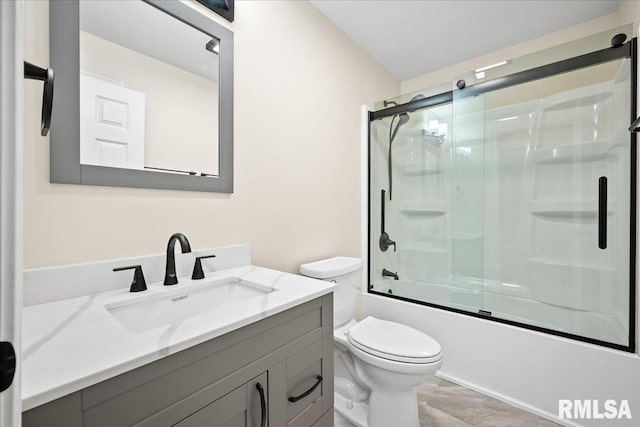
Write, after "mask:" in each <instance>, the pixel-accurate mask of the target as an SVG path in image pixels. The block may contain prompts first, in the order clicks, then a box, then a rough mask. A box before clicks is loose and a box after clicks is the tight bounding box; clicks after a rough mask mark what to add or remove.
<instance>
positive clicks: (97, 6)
mask: <svg viewBox="0 0 640 427" xmlns="http://www.w3.org/2000/svg"><path fill="white" fill-rule="evenodd" d="M0 1H2V0H0ZM80 29H81V30H82V31H85V32H88V33H91V34H93V35H94V36H97V37H100V38H102V39H105V40H108V41H110V42H112V43H115V44H118V45H120V46H124V47H126V48H129V49H131V50H135V51H136V52H138V53H142V54H143V55H147V56H150V57H152V58H155V59H157V60H159V61H162V62H164V63H167V64H171V65H173V66H174V67H178V68H182V69H183V70H185V71H188V72H190V73H193V74H196V75H198V76H200V77H203V78H205V79H208V80H213V81H218V55H215V54H213V53H211V52H209V51H208V50H206V49H205V46H206V44H207V42H209V41H210V40H211V39H212V37H211V36H210V35H208V34H205V33H203V32H201V31H200V30H197V29H195V28H193V27H191V26H190V25H187V24H185V23H183V22H181V21H178V20H177V19H175V18H173V17H171V16H169V15H167V14H165V13H164V12H162V11H160V10H159V9H156V8H155V7H153V6H150V5H148V4H147V3H143V2H141V1H131V0H119V1H114V0H102V1H98V0H92V1H81V2H80Z"/></svg>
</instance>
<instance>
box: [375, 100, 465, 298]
mask: <svg viewBox="0 0 640 427" xmlns="http://www.w3.org/2000/svg"><path fill="white" fill-rule="evenodd" d="M433 91H434V90H430V91H429V90H425V91H422V93H421V94H417V95H414V94H412V95H414V96H412V98H415V99H424V98H426V97H427V96H428V94H429V92H433ZM408 97H409V96H407V98H408ZM400 101H401V100H395V101H393V100H392V101H388V104H391V105H393V104H394V103H395V102H398V103H400ZM452 118H453V110H452V103H451V102H450V101H448V102H438V103H436V104H435V105H430V106H428V107H424V108H417V109H411V110H410V111H407V112H404V113H399V114H398V115H392V116H390V117H385V118H382V119H380V120H376V121H373V122H372V123H371V142H370V143H371V146H370V165H371V167H370V172H371V173H370V190H369V191H370V202H371V205H370V206H371V208H370V225H371V227H370V236H369V239H370V254H371V258H370V259H371V262H370V271H369V279H370V281H369V283H370V285H372V288H371V290H372V291H373V292H380V293H384V294H387V295H394V296H397V297H401V298H407V299H411V300H415V301H421V302H430V303H434V304H442V305H447V306H448V305H450V304H451V301H452V294H451V281H452V271H451V244H452V243H451V223H452V222H451V215H452V210H451V180H452V177H451V149H452V134H451V129H452V125H453V122H452ZM389 158H391V161H389ZM390 182H391V185H390ZM383 214H384V215H383ZM383 218H384V226H383V224H382V219H383ZM383 233H386V235H388V238H389V239H391V240H392V241H394V242H395V245H391V246H389V247H384V245H381V236H382V235H383ZM383 271H386V272H385V273H384V275H383ZM389 273H392V275H391V274H389Z"/></svg>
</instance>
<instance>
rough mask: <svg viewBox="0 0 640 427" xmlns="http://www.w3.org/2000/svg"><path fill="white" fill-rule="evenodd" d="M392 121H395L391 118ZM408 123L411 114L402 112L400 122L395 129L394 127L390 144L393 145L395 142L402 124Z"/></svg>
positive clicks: (399, 117)
mask: <svg viewBox="0 0 640 427" xmlns="http://www.w3.org/2000/svg"><path fill="white" fill-rule="evenodd" d="M394 117H395V116H394ZM391 122H393V120H391ZM407 123H409V114H407V113H400V114H399V115H398V123H396V127H395V129H393V132H392V133H391V136H390V137H389V146H391V144H392V143H393V140H394V139H395V138H396V134H397V133H398V130H399V129H400V126H402V125H405V124H407Z"/></svg>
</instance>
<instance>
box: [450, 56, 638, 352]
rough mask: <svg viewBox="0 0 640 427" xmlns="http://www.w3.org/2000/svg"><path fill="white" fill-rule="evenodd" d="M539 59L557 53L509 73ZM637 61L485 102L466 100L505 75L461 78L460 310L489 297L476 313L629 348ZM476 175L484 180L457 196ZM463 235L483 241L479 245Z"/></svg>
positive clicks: (456, 225)
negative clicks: (465, 298) (465, 299)
mask: <svg viewBox="0 0 640 427" xmlns="http://www.w3.org/2000/svg"><path fill="white" fill-rule="evenodd" d="M537 55H539V56H540V57H544V56H545V55H548V52H541V53H538V54H536V55H530V56H528V57H526V58H524V59H522V58H520V59H518V60H514V61H513V63H510V64H508V65H507V66H508V67H511V68H512V69H513V68H515V67H518V66H519V65H521V64H522V63H523V62H529V63H531V62H536V60H537V59H538V58H536V56H537ZM631 61H632V60H631V58H627V57H622V58H620V59H617V60H610V61H608V62H602V63H596V64H595V65H585V66H582V67H580V68H577V69H575V70H573V71H559V72H558V73H555V74H554V73H550V74H549V75H548V76H547V77H542V78H534V79H529V80H526V79H522V80H523V81H524V82H523V83H518V82H516V83H515V84H513V85H503V86H502V88H500V86H498V89H496V90H491V89H488V90H483V91H482V93H476V94H472V93H468V92H467V94H465V91H467V90H468V88H469V87H471V88H472V89H471V90H474V89H473V88H474V87H475V88H478V87H480V86H482V82H483V80H485V79H486V80H491V79H496V80H499V76H495V75H494V76H487V75H485V73H479V72H477V70H476V71H475V72H473V73H469V74H468V75H466V76H464V77H462V78H461V79H458V80H462V81H464V82H465V84H466V87H464V86H465V85H456V87H455V88H454V96H453V109H454V120H453V121H454V135H456V134H458V137H454V154H453V160H454V162H453V176H454V187H453V190H452V191H453V196H452V197H453V199H452V200H453V201H454V205H453V214H454V216H453V242H454V243H453V246H452V257H453V258H452V259H453V271H454V275H453V277H454V282H453V288H452V289H453V302H454V303H455V302H456V298H458V299H459V298H460V294H461V293H462V292H463V291H466V292H467V293H469V294H471V295H475V294H477V293H480V294H481V296H478V297H476V299H475V302H476V303H477V304H478V305H479V306H480V311H479V313H480V314H483V315H486V316H489V317H492V318H494V319H496V320H501V321H507V322H517V323H519V324H526V325H528V326H530V327H533V328H541V329H545V330H550V331H555V332H557V333H559V334H563V335H567V336H572V337H580V338H581V339H583V340H587V341H593V342H603V343H610V344H614V345H619V346H622V347H626V346H629V343H630V336H629V335H630V331H629V324H630V322H629V314H630V313H629V311H630V307H629V295H630V286H631V284H630V277H629V276H630V271H629V260H630V255H629V251H630V244H631V242H630V232H631V223H630V221H629V214H630V209H631V207H630V202H631V200H630V194H631V188H630V183H631V170H630V165H631V143H630V140H631V139H630V135H629V132H628V130H627V127H628V125H629V122H630V120H629V119H630V117H631V111H630V106H631V93H632V91H631V90H630V89H631V87H632V86H631ZM538 62H542V63H544V62H543V60H542V59H540V60H539V61H538ZM496 74H497V73H496ZM456 83H457V81H456ZM476 85H477V86H476ZM460 86H463V87H462V89H460ZM469 129H470V130H469ZM469 132H471V133H473V135H472V136H470V137H468V138H466V135H460V133H462V134H468V133H469ZM466 139H468V140H469V141H471V143H467V142H465V140H466ZM476 141H478V142H477V145H478V146H480V147H482V149H480V148H477V149H474V147H475V145H474V143H475V142H476ZM465 155H467V156H468V157H467V158H465V157H464V156H465ZM460 169H461V170H460ZM469 169H472V170H473V171H474V173H473V176H474V177H475V178H476V179H477V181H474V182H471V183H469V182H467V183H466V185H460V187H463V188H464V191H462V190H459V189H458V188H457V182H464V181H465V179H464V178H460V177H463V176H465V175H467V174H469ZM455 177H458V178H455ZM456 193H459V194H461V197H462V199H468V200H467V201H466V202H463V201H462V199H461V200H460V201H459V200H458V199H456V196H455V195H456ZM476 201H477V202H476ZM478 204H479V205H480V208H479V209H478V208H476V205H478ZM467 227H470V228H471V230H467V229H466V228H467ZM463 231H465V232H466V231H478V233H477V234H478V240H479V241H478V243H477V244H475V245H474V244H473V243H471V242H472V239H471V238H470V236H469V233H465V232H463ZM465 235H466V236H467V239H468V240H461V239H460V237H461V236H465ZM480 263H481V264H482V266H480V265H477V264H480ZM456 272H457V273H460V272H464V274H456ZM469 273H471V274H469ZM454 306H455V304H454Z"/></svg>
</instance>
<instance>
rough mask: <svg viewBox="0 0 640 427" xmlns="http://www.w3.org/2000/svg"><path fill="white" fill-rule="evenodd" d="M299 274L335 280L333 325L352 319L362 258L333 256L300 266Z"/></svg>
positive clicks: (359, 281) (360, 276)
mask: <svg viewBox="0 0 640 427" xmlns="http://www.w3.org/2000/svg"><path fill="white" fill-rule="evenodd" d="M300 274H302V275H304V276H307V277H313V278H314V279H321V280H326V281H329V282H335V283H336V284H337V285H338V288H337V289H336V290H335V291H333V327H334V328H337V327H338V326H340V325H343V324H345V323H347V322H348V321H349V320H351V319H353V314H354V312H355V309H356V304H357V303H358V295H359V294H360V287H361V286H362V260H361V259H360V258H350V257H343V256H339V257H334V258H329V259H323V260H321V261H316V262H310V263H308V264H302V265H301V266H300Z"/></svg>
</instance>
